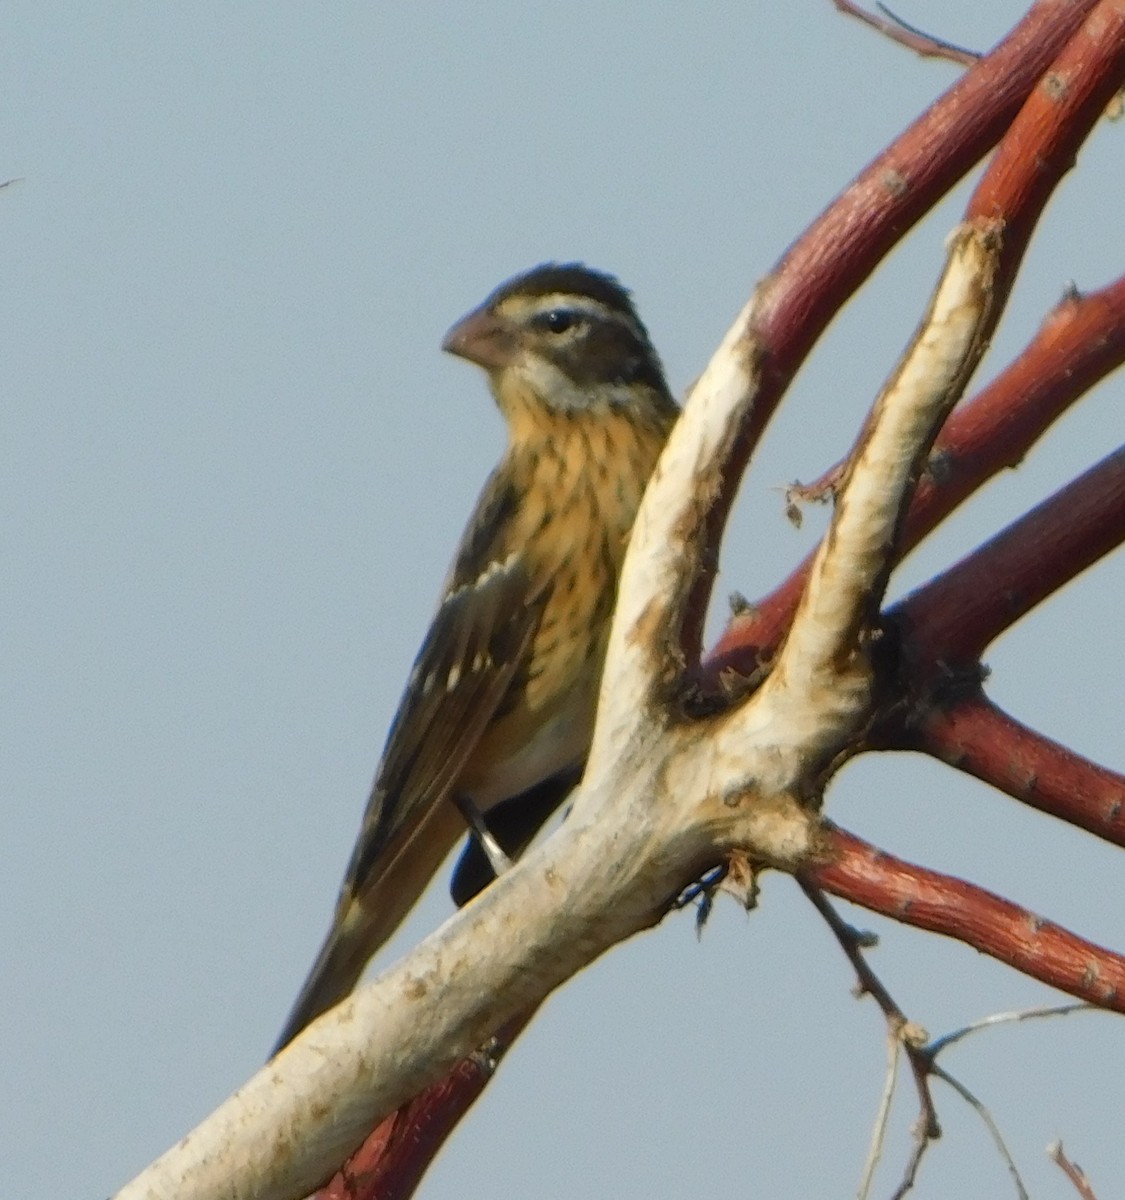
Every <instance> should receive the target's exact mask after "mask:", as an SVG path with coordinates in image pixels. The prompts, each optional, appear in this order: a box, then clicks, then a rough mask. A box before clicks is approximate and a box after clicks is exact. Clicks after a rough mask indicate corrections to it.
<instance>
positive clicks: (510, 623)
mask: <svg viewBox="0 0 1125 1200" xmlns="http://www.w3.org/2000/svg"><path fill="white" fill-rule="evenodd" d="M545 590H546V589H545V588H544V587H543V586H542V585H540V586H539V587H538V588H537V587H535V586H534V585H533V584H532V581H531V580H529V579H528V577H527V572H526V569H525V566H524V563H523V561H522V560H521V559H520V558H519V557H518V555H515V554H513V555H511V556H509V557H508V558H507V559H505V560H503V561H496V562H493V563H492V564H490V565H489V566H488V567H487V568H486V569H485V570H484V572H483V573H482V574H481V575H480V576H479V577H478V578H477V579H475V580H474V581H472V582H471V583H466V584H463V585H462V586H460V587H456V588H454V589H453V590H452V591H450V592H449V593H448V594H447V595H446V597H445V599H444V600H443V602H442V604H441V607H440V608H439V609H438V611H437V614H436V616H435V617H434V620H433V623H432V624H431V626H430V629H429V632H428V633H427V634H426V640H425V641H424V642H423V643H422V648H421V650H420V651H419V652H418V658H417V659H416V661H415V663H414V669H413V671H412V672H411V675H410V680H409V682H408V683H407V686H406V691H405V693H404V694H403V697H402V701H401V702H400V704H399V709H398V712H397V714H396V715H395V719H394V722H393V723H392V725H391V730H390V733H389V734H388V735H387V745H386V749H385V750H384V752H383V760H382V762H381V763H380V766H379V772H378V775H377V777H376V780H375V786H374V787H373V789H372V792H371V799H370V800H369V801H368V807H367V811H366V813H365V814H364V820H363V830H362V832H361V834H360V837H359V841H358V842H357V844H356V848H355V852H354V853H353V855H352V861H351V863H350V864H349V866H348V871H347V875H346V878H345V888H346V889H347V890H350V891H351V892H352V894H357V893H360V892H362V891H363V888H364V883H365V881H366V880H367V878H368V877H369V876H370V875H371V874H372V872H373V871H375V870H376V869H377V864H378V862H379V859H380V858H381V857H382V855H383V852H384V849H385V847H386V846H387V845H388V844H389V843H390V842H391V841H392V840H394V839H395V838H396V836H397V835H398V834H399V833H400V832H402V831H403V830H404V828H405V827H406V826H407V825H409V824H410V823H411V822H412V821H417V820H420V819H421V818H422V817H423V816H425V814H427V813H428V812H429V811H430V809H431V808H432V806H433V805H435V804H437V803H438V802H440V801H441V800H442V799H444V798H445V797H446V796H448V795H449V793H450V791H451V790H452V788H453V786H454V784H455V783H456V781H457V778H458V776H459V775H460V774H461V772H462V770H463V769H464V767H465V764H466V762H467V761H468V759H469V757H470V755H471V754H472V752H473V750H474V749H475V747H476V744H477V742H478V741H479V740H480V738H481V735H482V734H483V733H484V731H485V729H486V728H487V727H488V724H489V722H490V721H491V720H492V718H493V716H494V715H495V714H496V711H497V709H498V708H500V706H501V703H502V701H503V699H504V696H505V693H506V692H507V691H508V688H509V686H510V685H511V683H512V681H513V679H514V678H515V677H516V676H517V674H518V673H519V672H520V669H521V668H522V667H524V666H525V665H526V660H527V653H528V650H529V648H530V645H531V640H532V637H533V636H534V634H535V630H536V628H537V626H538V624H539V619H540V617H541V615H542V606H543V601H544V599H545Z"/></svg>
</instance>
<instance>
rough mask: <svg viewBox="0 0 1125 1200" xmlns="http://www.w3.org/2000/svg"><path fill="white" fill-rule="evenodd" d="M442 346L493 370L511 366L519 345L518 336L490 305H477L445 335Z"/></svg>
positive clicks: (487, 369)
mask: <svg viewBox="0 0 1125 1200" xmlns="http://www.w3.org/2000/svg"><path fill="white" fill-rule="evenodd" d="M441 348H442V349H443V350H446V351H448V352H449V353H450V354H456V355H457V357H458V358H467V359H468V360H469V362H473V363H476V364H477V365H478V366H481V367H484V369H485V370H486V371H492V370H497V369H499V368H500V367H506V366H508V365H509V363H511V361H512V359H513V358H514V357H515V354H516V349H517V346H516V339H515V336H514V335H513V334H512V331H511V330H510V329H509V328H508V326H507V325H506V324H505V323H504V322H503V321H502V320H500V319H499V318H498V317H497V316H496V315H495V314H494V313H491V312H489V311H488V309H487V308H475V309H473V311H472V312H471V313H469V315H468V316H467V317H462V318H461V320H460V321H458V322H457V324H456V325H454V326H453V328H452V329H451V330H450V331H449V332H448V333H447V334H446V335H445V339H444V340H443V341H442V343H441Z"/></svg>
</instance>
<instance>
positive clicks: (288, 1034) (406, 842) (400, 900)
mask: <svg viewBox="0 0 1125 1200" xmlns="http://www.w3.org/2000/svg"><path fill="white" fill-rule="evenodd" d="M464 832H465V822H464V821H463V820H462V819H461V815H460V813H458V811H457V809H456V808H455V806H454V805H453V804H451V803H450V802H449V801H448V800H443V801H442V802H441V803H440V804H436V805H434V807H433V809H432V810H431V812H430V813H428V814H427V816H426V817H425V818H424V819H423V820H421V821H418V822H415V823H414V824H412V825H411V826H409V827H408V828H407V829H405V830H404V831H403V832H402V834H401V835H400V836H399V837H398V838H396V839H394V840H393V841H392V842H391V843H390V844H389V845H388V846H387V847H386V848H385V850H384V852H383V853H381V854H380V855H379V859H378V861H377V862H376V863H374V864H372V866H371V868H370V869H369V870H368V871H367V873H366V876H365V877H364V878H363V879H355V878H353V877H352V872H351V871H349V873H348V878H347V879H346V880H345V881H344V888H343V891H342V893H341V895H340V899H339V902H338V903H337V905H336V916H335V919H334V920H333V922H332V928H331V929H330V930H329V931H328V937H327V938H325V940H324V945H323V946H321V948H320V953H319V954H318V955H317V956H316V962H314V963H313V966H312V970H311V971H310V972H309V974H308V978H307V979H306V980H305V982H304V986H303V987H302V988H301V991H300V994H299V995H298V996H297V1001H296V1003H295V1004H294V1005H293V1009H292V1011H291V1012H290V1014H289V1017H288V1019H287V1020H286V1022H285V1026H284V1028H283V1029H282V1031H281V1036H280V1037H279V1038H278V1040H277V1045H275V1046H274V1048H273V1051H272V1052H271V1054H270V1057H271V1058H272V1057H273V1056H274V1055H275V1054H278V1053H280V1052H281V1051H282V1050H283V1049H284V1048H285V1047H286V1046H287V1045H289V1043H290V1042H291V1041H292V1040H293V1039H294V1038H295V1037H296V1036H297V1034H299V1033H300V1032H301V1030H302V1029H304V1028H305V1026H306V1025H308V1024H310V1023H311V1022H313V1021H315V1020H316V1018H317V1017H319V1016H320V1015H321V1013H324V1012H327V1011H328V1010H329V1009H330V1008H333V1007H334V1006H335V1005H337V1004H339V1002H340V1001H341V1000H343V998H344V997H345V996H346V995H347V994H348V993H349V992H350V991H351V990H352V988H354V987H355V985H356V983H357V981H358V980H359V977H360V976H361V975H362V974H363V969H364V967H366V966H367V963H368V962H369V961H370V959H371V956H372V955H373V954H375V952H376V951H377V950H378V949H379V948H380V947H381V946H382V945H383V944H384V943H385V942H386V941H387V940H388V939H389V938H390V937H391V935H392V934H393V933H394V932H395V930H396V929H398V927H399V925H401V924H402V921H403V918H404V917H405V916H406V914H407V913H408V912H409V911H410V910H411V909H412V908H413V907H414V904H415V902H416V901H417V900H418V897H419V896H421V894H422V893H423V892H424V891H425V890H426V885H427V884H428V883H429V882H430V880H431V879H432V878H433V875H434V872H435V871H437V869H438V867H440V866H441V864H442V861H443V860H444V858H445V857H446V855H447V854H448V853H449V851H450V850H451V849H452V848H453V846H454V845H455V843H456V841H457V839H458V838H459V837H460V836H461V835H462V834H463V833H464Z"/></svg>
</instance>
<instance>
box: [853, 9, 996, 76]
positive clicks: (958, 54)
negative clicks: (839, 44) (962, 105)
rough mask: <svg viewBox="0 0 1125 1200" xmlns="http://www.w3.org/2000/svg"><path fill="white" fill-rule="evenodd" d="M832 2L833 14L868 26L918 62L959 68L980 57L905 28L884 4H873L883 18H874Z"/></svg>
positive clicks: (905, 24) (863, 10)
mask: <svg viewBox="0 0 1125 1200" xmlns="http://www.w3.org/2000/svg"><path fill="white" fill-rule="evenodd" d="M832 2H833V4H835V6H836V8H837V10H838V11H840V12H842V13H843V14H844V15H845V16H848V17H855V19H856V20H857V21H862V22H863V24H864V25H869V26H870V27H871V28H872V29H874V30H876V31H877V32H878V33H881V34H882V35H883V36H884V37H886V38H889V39H890V40H891V41H892V42H897V43H898V44H899V45H900V46H905V47H906V48H907V49H908V50H913V51H914V52H915V53H916V54H919V55H921V57H922V58H940V59H944V60H945V61H946V62H954V63H957V64H958V65H959V66H962V67H971V66H972V65H973V63H975V62H976V61H977V60H978V59H979V58H980V57H981V56H980V55H979V54H976V53H974V52H973V51H972V50H966V49H964V48H963V47H961V46H955V45H954V44H953V43H952V42H947V41H945V40H943V39H942V38H936V37H933V36H931V35H930V34H928V33H923V32H922V30H920V29H917V28H915V27H914V26H913V25H909V24H907V22H906V21H904V20H903V19H902V18H901V17H899V16H896V15H895V14H894V13H893V12H891V10H890V9H889V8H888V7H887V6H886V5H885V4H881V3H877V4H876V6H875V7H876V8H878V10H879V11H880V12H881V13H883V14H884V15H883V16H881V17H877V16H876V15H875V14H874V13H869V12H868V11H867V10H866V9H863V8H860V7H859V5H858V4H854V3H853V2H852V0H832Z"/></svg>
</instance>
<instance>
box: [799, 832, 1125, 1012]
mask: <svg viewBox="0 0 1125 1200" xmlns="http://www.w3.org/2000/svg"><path fill="white" fill-rule="evenodd" d="M826 832H827V837H826V840H825V842H824V843H823V844H824V845H825V846H826V847H827V850H826V853H825V857H823V858H821V859H820V860H819V861H818V862H816V863H815V864H812V865H809V866H808V867H806V868H805V870H804V871H803V877H804V878H805V879H806V880H808V881H809V882H810V883H812V884H814V885H816V886H817V887H820V888H823V889H824V890H825V891H826V892H830V893H831V894H832V895H834V896H840V897H841V898H842V899H844V900H850V901H852V903H853V904H858V905H860V906H861V907H863V908H867V909H870V910H871V911H872V912H878V913H882V914H883V915H884V916H887V917H891V918H893V919H894V920H896V921H900V922H902V923H903V924H904V925H913V926H914V927H915V928H917V929H928V930H930V931H931V932H932V933H940V934H943V935H944V936H946V937H951V938H954V939H955V940H957V941H959V942H964V943H965V945H967V946H972V947H973V949H974V950H979V951H980V952H981V953H982V954H987V955H989V956H990V957H991V958H995V959H998V960H999V961H1000V962H1003V963H1006V964H1007V965H1008V966H1011V967H1014V968H1015V970H1017V971H1020V972H1022V973H1023V974H1024V975H1028V976H1030V977H1031V978H1032V979H1038V980H1039V981H1040V982H1042V983H1046V984H1048V985H1049V986H1051V987H1054V988H1058V989H1059V990H1060V991H1063V992H1068V993H1069V994H1070V995H1072V996H1077V997H1078V998H1079V999H1080V1000H1085V1001H1087V1002H1088V1003H1090V1004H1095V1005H1097V1006H1098V1007H1099V1008H1107V1009H1111V1010H1112V1011H1114V1012H1125V957H1123V956H1122V955H1120V954H1115V953H1114V952H1113V951H1112V950H1107V949H1105V947H1103V946H1097V945H1095V944H1094V943H1093V942H1088V941H1085V940H1084V939H1083V938H1080V937H1078V936H1077V935H1076V934H1073V933H1071V932H1070V931H1069V930H1066V929H1063V928H1062V926H1060V925H1056V924H1055V923H1054V922H1053V921H1047V920H1045V919H1044V918H1042V917H1038V916H1035V915H1034V914H1033V913H1030V912H1028V911H1027V909H1024V908H1021V907H1020V906H1019V905H1018V904H1013V903H1012V902H1011V901H1010V900H1006V899H1004V898H1003V897H1002V896H997V895H995V894H994V893H992V892H989V891H986V890H985V889H984V888H980V887H977V886H975V885H974V884H971V883H966V882H965V881H964V880H963V879H955V878H953V877H952V876H950V875H942V874H941V873H939V872H937V871H930V870H927V869H926V868H925V867H920V866H918V865H917V864H915V863H908V862H904V861H903V860H901V859H898V858H894V857H892V856H891V855H890V854H887V853H885V852H884V851H882V850H879V849H877V848H876V847H874V846H871V845H869V844H868V843H867V842H864V841H862V840H861V839H859V838H857V837H855V836H854V835H853V834H850V833H846V832H845V831H844V830H842V829H839V828H835V827H829V828H828V830H827V831H826Z"/></svg>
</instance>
